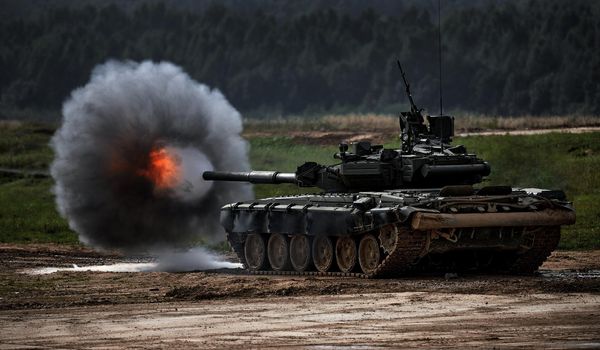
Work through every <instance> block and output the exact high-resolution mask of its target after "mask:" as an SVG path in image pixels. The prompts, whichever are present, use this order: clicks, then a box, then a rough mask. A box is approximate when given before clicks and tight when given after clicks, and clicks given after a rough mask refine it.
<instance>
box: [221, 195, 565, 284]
mask: <svg viewBox="0 0 600 350" xmlns="http://www.w3.org/2000/svg"><path fill="white" fill-rule="evenodd" d="M480 192H485V191H480ZM440 194H441V191H440V190H436V189H432V190H398V191H384V192H359V193H352V194H317V195H302V196H286V197H274V198H267V199H261V200H257V201H253V202H240V203H235V204H229V205H226V206H224V207H223V208H222V210H221V223H222V225H223V227H224V228H225V229H226V231H227V233H228V241H229V243H230V245H231V246H232V248H233V250H234V251H235V252H236V254H237V255H238V257H239V259H240V261H241V262H242V263H243V264H244V266H245V267H246V268H247V269H248V270H249V271H250V272H252V273H258V274H321V275H343V276H354V277H367V278H371V277H393V276H400V275H403V274H407V273H411V272H414V271H440V272H456V271H466V270H468V271H475V272H482V271H486V272H487V271H490V272H504V273H506V272H508V273H517V274H522V273H525V274H526V273H532V272H534V271H535V270H537V268H538V267H539V266H540V265H541V264H542V263H543V262H544V260H545V259H546V258H547V257H548V256H549V255H550V253H551V252H552V251H553V250H554V249H556V247H557V245H558V242H559V239H560V226H561V225H568V224H572V223H574V221H575V213H574V211H573V210H572V208H571V207H570V205H569V203H567V202H565V201H564V199H562V198H560V196H558V197H559V198H552V197H553V196H554V197H556V196H555V193H552V192H550V191H547V192H544V191H543V190H536V192H535V193H532V192H528V191H526V190H519V189H513V190H512V191H511V192H510V193H507V194H501V195H477V194H475V195H468V196H456V195H453V196H440ZM249 237H250V238H249ZM246 242H252V244H251V245H247V244H246ZM309 260H310V261H309ZM298 261H302V262H303V263H299V262H298ZM306 261H309V263H304V262H306Z"/></svg>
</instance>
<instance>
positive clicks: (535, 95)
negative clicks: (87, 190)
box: [0, 0, 600, 119]
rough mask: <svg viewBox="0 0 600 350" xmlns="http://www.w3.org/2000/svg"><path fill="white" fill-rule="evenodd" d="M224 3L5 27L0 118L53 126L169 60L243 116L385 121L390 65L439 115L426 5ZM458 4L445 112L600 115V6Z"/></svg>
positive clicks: (556, 0) (452, 10)
mask: <svg viewBox="0 0 600 350" xmlns="http://www.w3.org/2000/svg"><path fill="white" fill-rule="evenodd" d="M123 3H127V2H123ZM331 3H332V4H333V3H334V2H331ZM232 4H233V5H232ZM235 4H236V2H235V1H230V2H224V3H210V5H207V6H205V7H204V8H203V9H202V10H201V11H190V10H189V9H187V8H185V7H182V6H176V5H174V3H172V2H168V3H163V2H157V1H138V2H136V3H135V6H133V5H130V6H128V7H125V6H124V5H120V4H119V3H118V2H107V3H103V2H89V3H86V4H85V5H82V6H68V5H65V4H63V3H61V4H60V5H57V6H53V7H51V8H48V9H45V10H44V11H39V12H37V13H36V14H35V15H34V14H31V15H28V16H14V17H11V18H6V17H4V18H3V19H2V21H1V22H0V43H1V45H0V67H1V69H0V119H15V118H57V117H58V115H59V114H60V108H61V106H62V103H63V102H64V100H65V99H66V98H68V96H69V94H70V93H71V91H72V90H73V89H75V88H77V87H80V86H82V85H84V84H85V83H86V82H87V81H88V80H89V78H90V75H91V72H92V70H93V68H94V67H95V66H96V65H98V64H100V63H104V62H106V61H107V60H111V59H112V60H134V61H142V60H153V61H170V62H173V63H175V64H177V65H180V66H182V67H183V69H185V71H186V72H188V73H189V74H190V76H191V77H192V78H194V79H196V80H197V81H199V82H202V83H204V84H207V85H209V86H210V87H213V88H217V89H219V90H221V91H222V92H223V93H224V94H225V96H226V97H227V98H228V99H229V100H230V102H231V103H232V104H233V105H234V106H235V107H236V108H237V109H239V110H240V111H241V112H242V113H243V114H244V115H246V116H251V117H269V116H279V115H283V116H286V115H313V114H319V113H346V112H367V111H368V112H381V113H396V112H398V111H399V109H400V108H405V107H406V106H407V99H406V96H405V94H404V86H403V85H402V80H401V76H400V72H399V70H398V67H397V65H396V59H399V60H400V61H401V62H402V64H403V66H404V69H405V71H406V73H407V77H408V79H409V81H410V82H411V86H412V89H413V95H414V97H415V101H416V103H417V104H418V105H419V106H420V107H424V108H426V109H427V110H428V111H429V112H430V113H432V114H435V113H437V112H438V108H439V107H438V105H439V83H440V82H439V65H438V59H439V56H438V42H439V41H438V13H437V7H436V6H419V5H415V3H414V2H407V3H405V4H404V5H403V6H396V7H394V11H389V9H387V8H386V7H384V6H373V7H365V6H363V7H362V8H360V9H358V10H357V9H354V11H344V10H341V8H342V7H343V5H340V4H339V3H335V4H336V6H331V7H327V6H318V7H315V8H314V9H311V10H310V11H296V10H297V9H298V6H291V7H290V13H288V14H287V15H281V13H280V12H281V11H279V12H277V13H274V12H273V11H268V10H266V9H265V8H264V6H262V7H261V6H256V7H254V8H251V9H248V7H247V6H246V7H244V10H243V11H242V10H240V9H238V8H236V7H235V6H234V5H235ZM374 4H375V5H377V4H378V2H374ZM468 4H469V2H464V1H454V2H446V1H442V17H441V39H442V41H441V42H442V87H443V100H444V108H445V110H446V111H451V112H455V113H457V112H473V113H479V114H485V115H504V116H519V115H561V114H579V115H600V21H598V18H599V16H600V2H596V1H585V0H572V1H562V0H544V1H541V0H528V1H516V0H515V1H511V0H506V1H486V2H483V3H481V4H479V5H477V6H475V5H473V6H469V5H468ZM2 6H7V5H6V2H5V3H2ZM278 9H279V10H281V6H280V7H278Z"/></svg>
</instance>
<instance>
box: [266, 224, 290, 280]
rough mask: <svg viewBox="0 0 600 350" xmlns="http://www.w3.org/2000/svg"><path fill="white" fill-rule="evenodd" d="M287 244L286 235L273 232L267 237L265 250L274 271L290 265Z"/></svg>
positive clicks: (284, 268)
mask: <svg viewBox="0 0 600 350" xmlns="http://www.w3.org/2000/svg"><path fill="white" fill-rule="evenodd" d="M289 251H290V250H289V244H288V239H287V237H286V236H284V235H282V234H281V233H274V234H272V235H271V237H269V244H268V246H267V252H268V256H269V263H270V264H271V267H272V268H273V270H275V271H284V270H288V269H289V266H290V255H289Z"/></svg>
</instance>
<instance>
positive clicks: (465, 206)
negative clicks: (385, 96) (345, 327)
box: [203, 73, 575, 277]
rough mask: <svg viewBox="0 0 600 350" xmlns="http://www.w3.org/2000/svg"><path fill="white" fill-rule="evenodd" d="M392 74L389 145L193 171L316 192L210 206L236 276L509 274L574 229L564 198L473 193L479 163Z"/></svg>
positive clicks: (449, 124)
mask: <svg viewBox="0 0 600 350" xmlns="http://www.w3.org/2000/svg"><path fill="white" fill-rule="evenodd" d="M402 76H403V79H404V82H405V85H406V91H407V94H408V97H409V100H410V104H411V110H410V111H409V112H402V113H401V115H400V126H401V131H402V133H401V140H402V146H401V148H400V149H386V148H383V146H380V145H372V144H371V143H369V142H365V141H363V142H357V143H353V144H350V145H348V144H345V143H342V144H340V148H339V153H336V154H335V158H337V159H339V162H338V164H335V165H329V166H327V165H321V164H317V163H314V162H307V163H305V164H303V165H300V166H299V167H298V169H297V170H296V172H295V173H284V172H277V171H251V172H219V171H210V172H205V173H204V174H203V177H204V179H206V180H214V181H247V182H251V183H267V184H281V183H292V184H296V185H298V186H301V187H318V188H320V189H321V190H322V192H321V193H319V194H311V195H308V194H307V195H290V196H282V197H274V198H265V199H257V200H253V201H246V202H239V203H232V204H227V205H225V206H224V207H223V208H222V209H221V223H222V225H223V227H224V228H225V230H226V231H227V235H228V236H227V239H228V241H229V243H230V245H231V247H232V248H233V250H234V251H235V253H237V255H238V257H239V259H240V261H241V262H242V263H243V265H244V267H245V268H247V269H248V270H250V271H251V272H254V273H261V274H262V273H264V274H323V275H342V276H360V277H383V276H397V275H401V274H404V273H407V272H411V271H422V270H428V271H431V270H435V271H452V272H454V271H464V270H471V271H491V272H494V271H497V272H505V273H506V272H508V273H518V274H521V273H531V272H534V271H535V270H537V268H538V267H539V266H540V265H541V264H542V263H543V262H544V261H545V259H546V258H547V257H548V255H549V254H550V253H551V252H552V251H553V250H554V249H555V248H556V247H557V245H558V241H559V239H560V226H561V225H568V224H573V223H574V222H575V212H574V210H573V209H572V207H571V204H570V203H569V202H568V201H567V200H566V198H565V194H564V193H563V192H562V191H556V190H542V189H532V188H530V189H516V188H512V187H510V186H487V187H479V188H476V187H473V185H474V184H477V183H480V182H481V181H482V179H483V177H485V176H487V175H489V173H490V166H489V165H488V163H486V162H485V161H483V160H482V159H480V158H478V157H477V156H476V155H474V154H471V153H468V152H467V150H466V148H465V147H464V146H451V144H450V143H451V141H452V136H453V128H454V125H453V124H454V118H453V117H450V116H427V117H424V116H423V115H422V113H421V110H420V109H418V108H417V107H416V105H415V103H414V102H413V99H412V96H411V94H410V87H409V85H408V83H407V82H406V79H405V77H404V73H402ZM425 119H427V122H428V123H427V124H426V123H425Z"/></svg>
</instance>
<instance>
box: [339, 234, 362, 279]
mask: <svg viewBox="0 0 600 350" xmlns="http://www.w3.org/2000/svg"><path fill="white" fill-rule="evenodd" d="M356 255H357V254H356V242H355V241H354V239H352V237H340V238H338V240H337V242H336V244H335V259H336V261H337V265H338V267H339V268H340V271H342V272H351V271H352V270H354V267H355V266H356V261H357V260H358V259H357V256H356Z"/></svg>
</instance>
